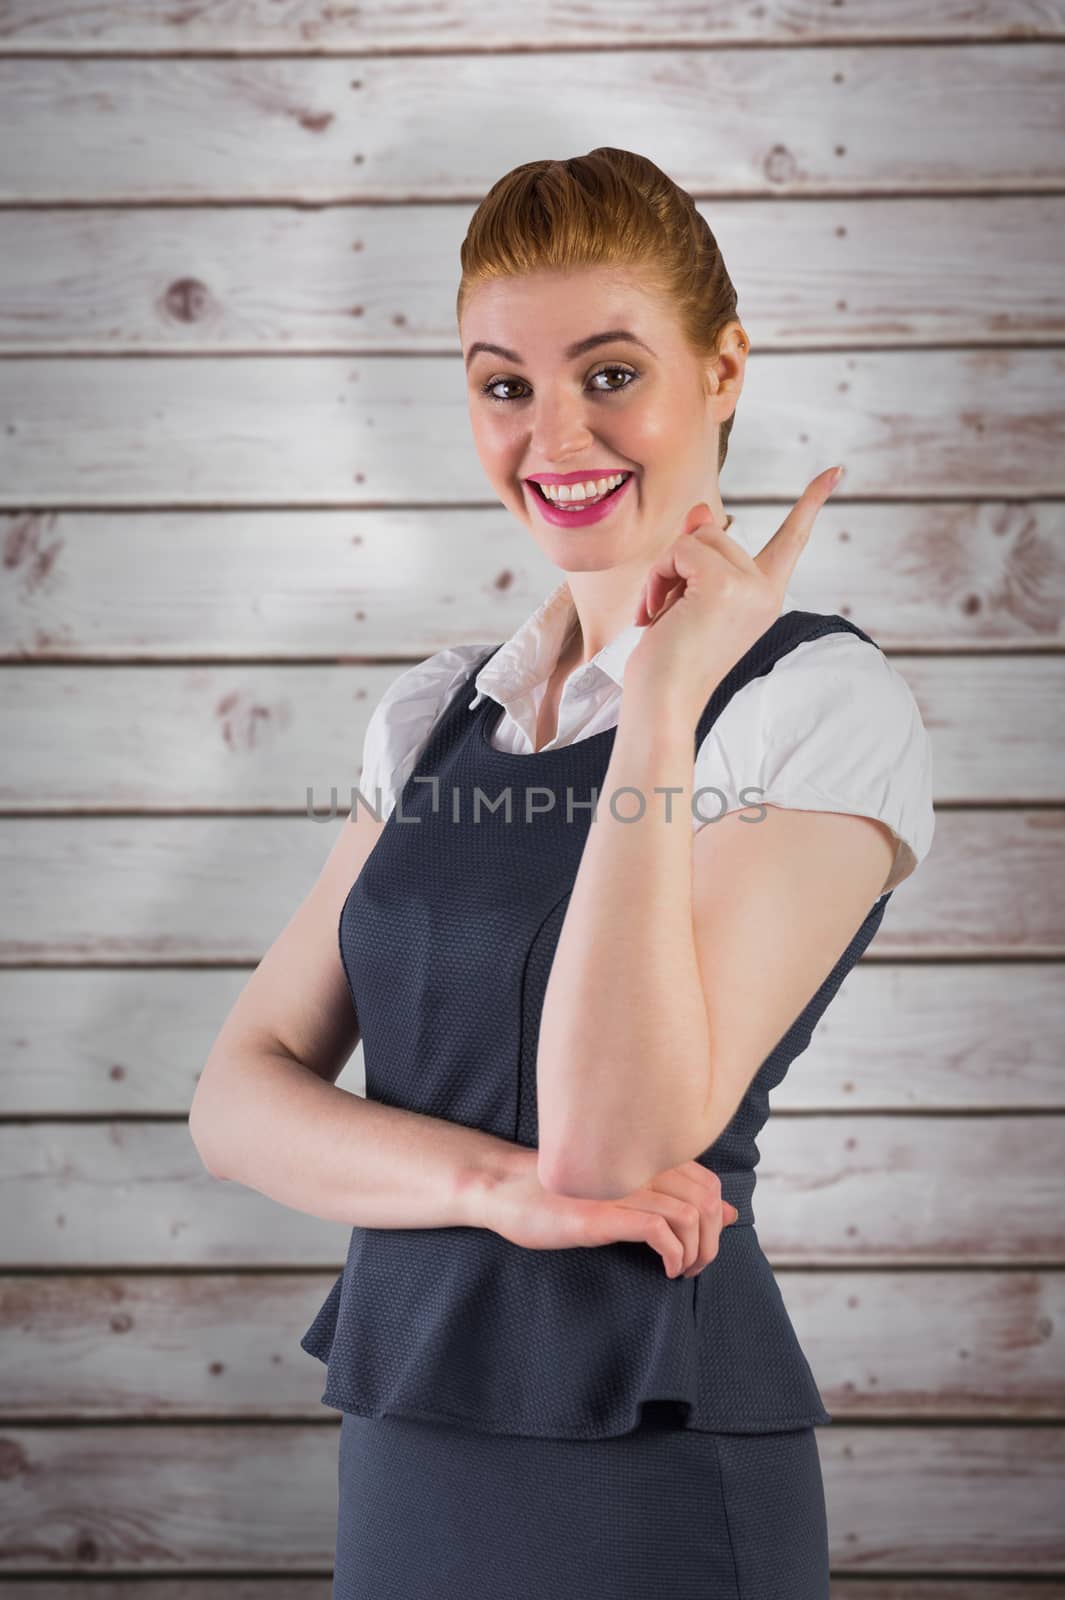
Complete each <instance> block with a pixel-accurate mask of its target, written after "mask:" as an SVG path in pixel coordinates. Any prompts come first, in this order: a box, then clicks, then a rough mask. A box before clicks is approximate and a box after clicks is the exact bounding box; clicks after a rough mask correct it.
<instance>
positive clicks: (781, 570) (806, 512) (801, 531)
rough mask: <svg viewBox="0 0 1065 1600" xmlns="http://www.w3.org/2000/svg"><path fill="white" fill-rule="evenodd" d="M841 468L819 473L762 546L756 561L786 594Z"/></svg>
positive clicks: (839, 475)
mask: <svg viewBox="0 0 1065 1600" xmlns="http://www.w3.org/2000/svg"><path fill="white" fill-rule="evenodd" d="M843 472H844V469H843V468H842V467H829V468H828V469H827V471H825V472H819V473H818V475H817V477H816V478H814V479H813V480H812V481H811V482H810V483H809V484H807V486H806V488H805V489H804V490H803V492H802V494H801V495H800V496H799V498H798V500H796V502H795V504H794V505H793V506H792V508H791V510H790V511H789V512H788V514H787V516H786V517H785V518H784V521H783V522H782V523H781V524H780V527H779V528H778V529H777V531H776V533H774V535H773V537H772V538H771V539H770V540H768V542H767V543H766V544H765V545H763V547H762V549H761V550H759V552H758V554H757V555H756V556H755V558H754V559H755V561H756V562H757V564H758V566H759V567H760V568H761V569H762V571H763V572H764V573H765V575H766V577H767V578H769V579H771V580H772V582H773V583H774V584H775V585H776V586H777V588H778V589H779V590H780V591H781V592H782V593H783V591H784V590H785V589H786V588H787V586H788V583H789V581H790V579H791V575H792V573H793V572H794V571H795V567H796V565H797V563H798V560H799V557H800V556H801V555H802V553H803V551H804V550H805V548H806V543H807V540H808V539H809V537H810V529H811V528H812V527H813V525H814V520H815V518H816V517H817V513H818V512H819V511H820V509H821V507H822V506H823V505H824V503H825V501H826V500H827V499H828V497H829V495H830V494H831V493H832V491H833V489H834V488H835V487H836V485H837V484H838V483H839V481H840V479H841V478H842V476H843Z"/></svg>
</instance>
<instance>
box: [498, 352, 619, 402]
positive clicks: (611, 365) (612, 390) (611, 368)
mask: <svg viewBox="0 0 1065 1600" xmlns="http://www.w3.org/2000/svg"><path fill="white" fill-rule="evenodd" d="M608 372H614V373H620V375H621V376H622V377H623V378H626V379H627V380H628V381H627V382H626V383H620V384H617V385H616V386H613V385H612V386H609V387H607V388H605V389H597V390H596V393H597V394H619V393H620V392H621V390H622V389H631V387H632V385H633V383H634V382H635V381H636V379H637V378H638V377H639V376H640V374H639V373H638V372H635V371H634V370H633V369H632V368H631V367H622V366H618V365H617V364H616V363H615V362H608V363H607V364H606V365H605V366H602V367H597V368H596V369H595V371H594V372H592V373H589V377H590V378H601V377H603V376H605V374H606V373H608ZM505 383H517V384H520V385H521V386H522V387H523V388H528V384H526V383H525V381H524V379H522V378H490V379H489V381H488V382H487V383H486V384H485V385H484V386H483V388H482V389H481V393H482V394H484V395H487V396H488V398H489V400H494V401H495V402H496V403H497V404H498V405H506V404H507V403H508V401H510V400H512V399H515V398H517V399H519V400H520V399H522V398H523V396H521V395H517V396H513V395H504V394H493V393H492V391H493V390H494V389H499V388H501V387H502V385H503V384H505Z"/></svg>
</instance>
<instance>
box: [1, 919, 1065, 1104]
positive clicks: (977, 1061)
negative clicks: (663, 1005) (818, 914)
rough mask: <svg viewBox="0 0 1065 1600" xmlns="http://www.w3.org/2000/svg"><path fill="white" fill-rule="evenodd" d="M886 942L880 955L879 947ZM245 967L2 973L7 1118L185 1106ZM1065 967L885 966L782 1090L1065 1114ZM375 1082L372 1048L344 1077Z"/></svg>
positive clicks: (871, 969)
mask: <svg viewBox="0 0 1065 1600" xmlns="http://www.w3.org/2000/svg"><path fill="white" fill-rule="evenodd" d="M875 948H876V947H875V945H874V947H873V949H874V950H875ZM248 977H249V970H248V969H247V968H244V967H233V968H227V967H216V968H211V967H204V968H197V967H190V968H184V969H183V968H180V967H177V968H174V969H167V968H151V967H148V968H146V967H111V968H108V967H95V968H94V967H86V968H79V967H69V968H63V967H58V968H57V967H39V968H29V969H19V968H10V969H7V970H2V969H0V1061H2V1062H3V1109H4V1112H5V1113H6V1114H8V1115H10V1116H20V1117H33V1116H48V1117H59V1116H68V1117H74V1116H85V1115H90V1116H137V1115H144V1116H167V1115H170V1116H178V1115H184V1114H185V1112H186V1111H187V1109H188V1107H189V1105H190V1104H191V1102H192V1097H193V1094H194V1093H195V1088H196V1081H197V1079H198V1077H199V1074H200V1071H201V1068H202V1066H203V1063H204V1062H205V1061H206V1059H207V1055H208V1052H209V1050H210V1048H211V1045H212V1044H213V1043H214V1039H215V1037H216V1035H217V1033H218V1029H219V1028H220V1027H221V1024H222V1021H223V1019H224V1018H225V1016H226V1015H227V1013H228V1012H229V1010H230V1008H231V1007H232V1006H233V1004H234V1002H235V1001H236V999H237V996H238V995H239V993H240V991H241V989H242V988H243V987H244V984H245V983H246V982H247V980H248ZM1063 1016H1065V963H1061V962H1024V961H1011V962H1008V963H1005V962H983V961H974V962H971V963H970V962H961V963H957V964H951V963H939V962H935V961H930V962H927V963H905V962H903V963H896V962H892V961H879V960H877V961H874V960H873V951H870V953H869V955H868V957H867V958H866V959H865V960H863V961H861V962H860V963H859V965H858V966H857V967H856V968H855V969H854V971H853V972H851V973H850V974H849V975H848V977H847V978H846V980H845V982H844V983H843V985H842V987H841V989H840V990H839V993H838V994H837V995H836V998H835V999H834V1000H833V1002H832V1005H831V1007H830V1009H829V1010H828V1012H827V1013H826V1014H825V1016H824V1017H823V1018H822V1020H821V1022H820V1023H819V1024H818V1027H817V1029H816V1031H815V1033H814V1038H813V1042H812V1044H811V1045H810V1046H809V1048H808V1049H807V1050H805V1051H804V1052H803V1054H802V1056H801V1057H800V1058H799V1059H798V1061H797V1062H796V1063H795V1065H794V1067H793V1068H792V1070H791V1071H790V1072H789V1073H788V1075H787V1077H786V1078H785V1079H784V1082H783V1084H781V1086H780V1087H779V1088H778V1089H776V1090H774V1092H773V1110H774V1115H776V1116H786V1115H788V1113H789V1112H792V1111H860V1112H867V1111H912V1112H921V1113H924V1114H926V1115H927V1114H930V1113H935V1112H940V1111H948V1112H949V1111H1022V1110H1028V1111H1035V1110H1042V1111H1058V1112H1060V1111H1065V1073H1063V1072H1062V1070H1061V1018H1062V1017H1063ZM337 1083H338V1085H339V1087H340V1088H342V1089H348V1090H351V1091H352V1092H353V1093H356V1094H361V1093H363V1091H364V1089H365V1076H364V1064H363V1052H362V1046H361V1044H360V1045H359V1046H358V1048H357V1049H356V1050H355V1052H354V1054H353V1055H352V1057H351V1059H350V1061H349V1062H348V1064H347V1066H346V1067H345V1068H344V1070H343V1072H342V1073H341V1075H340V1077H339V1078H338V1079H337Z"/></svg>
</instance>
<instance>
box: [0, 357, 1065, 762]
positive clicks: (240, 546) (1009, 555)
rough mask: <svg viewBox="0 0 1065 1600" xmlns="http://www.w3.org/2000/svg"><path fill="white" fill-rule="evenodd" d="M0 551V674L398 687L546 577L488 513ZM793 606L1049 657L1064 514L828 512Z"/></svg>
mask: <svg viewBox="0 0 1065 1600" xmlns="http://www.w3.org/2000/svg"><path fill="white" fill-rule="evenodd" d="M2 379H3V366H2V364H0V382H2ZM165 455H166V452H165V451H164V452H163V454H162V457H159V458H157V460H158V461H159V465H158V468H157V471H156V477H157V478H158V477H160V476H162V475H164V474H165V473H166V470H167V469H166V467H165V465H163V461H164V460H165ZM730 474H731V468H730ZM157 487H159V488H160V489H161V485H157ZM472 487H473V486H472V485H471V489H472ZM795 487H796V489H798V490H800V492H801V476H800V479H796V480H795ZM393 489H394V492H397V493H402V489H401V488H400V486H399V484H398V483H397V484H395V485H394V486H393ZM725 501H726V508H727V509H729V510H731V512H732V514H733V515H734V516H735V517H736V518H737V528H739V526H740V525H741V524H742V527H743V529H744V537H745V539H746V541H747V542H748V544H749V547H750V548H751V549H752V550H758V549H760V548H761V546H762V545H763V544H764V543H765V542H766V540H767V539H769V538H770V537H771V535H772V533H773V532H774V531H775V529H776V528H777V527H778V526H779V523H780V522H781V521H782V520H783V518H784V516H785V515H786V513H787V510H788V508H789V507H788V505H769V504H766V503H765V502H762V501H758V502H755V503H753V504H749V503H748V504H743V503H739V501H740V497H738V496H734V495H733V493H732V492H731V489H729V490H728V491H727V492H726V496H725ZM789 504H790V502H789ZM0 542H2V544H3V549H4V564H5V568H6V573H7V582H6V583H5V584H3V585H0V639H2V640H3V641H4V642H3V643H0V660H3V659H7V660H10V661H53V662H61V661H86V660H93V661H152V660H168V661H189V660H192V661H195V660H197V659H202V658H204V657H207V658H210V659H211V660H214V661H219V662H225V661H244V660H245V659H246V658H247V657H249V656H251V657H257V658H259V659H260V660H262V659H266V658H269V659H270V660H272V661H273V662H275V663H276V662H281V661H284V660H293V661H296V660H298V661H304V662H311V661H317V662H326V663H331V662H333V661H336V660H337V659H340V660H344V661H360V662H367V663H369V662H378V661H380V660H381V658H389V659H390V660H391V661H392V662H393V663H394V665H393V666H392V667H391V668H390V669H389V672H390V675H391V676H395V675H398V673H399V672H400V671H401V670H402V669H403V667H405V666H408V665H410V664H411V663H412V662H414V661H420V660H424V659H425V658H426V657H427V656H429V655H431V654H432V653H433V652H434V651H436V650H440V649H443V648H444V647H445V646H447V645H452V644H458V643H460V642H461V643H474V644H476V643H481V642H484V643H486V644H494V643H497V642H498V641H499V640H501V639H505V638H507V637H508V636H509V635H510V633H512V632H513V630H514V629H515V628H516V627H517V626H518V623H519V622H521V621H522V620H523V619H524V618H525V617H526V616H528V614H529V613H530V612H531V611H532V610H533V608H534V607H535V606H536V605H538V604H539V603H540V601H541V600H542V599H543V598H544V596H545V595H546V594H548V593H549V592H550V591H551V590H552V589H553V588H554V587H555V586H556V584H557V583H558V582H560V581H561V576H562V574H561V573H560V571H559V569H558V568H557V567H555V566H554V565H553V564H552V563H551V562H549V561H548V560H547V558H546V556H545V555H544V554H543V553H542V552H541V550H540V548H539V546H538V545H537V544H536V543H535V540H534V539H533V537H532V535H531V534H530V533H529V532H528V531H527V529H525V528H524V527H522V526H520V525H519V524H518V523H517V522H516V520H515V519H514V518H513V517H512V516H511V515H510V514H509V513H508V512H505V511H504V510H503V509H502V508H501V507H500V506H498V505H497V506H496V507H495V508H494V509H492V508H490V507H481V508H478V509H467V510H458V509H449V508H444V507H427V508H424V509H418V510H398V509H377V510H352V511H320V510H317V511H316V510H313V509H310V508H308V509H305V510H292V511H275V510H261V511H239V510H233V511H221V512H206V511H205V512H197V511H191V510H190V511H164V510H152V511H109V512H102V511H101V512H77V511H55V510H52V511H39V512H25V513H14V514H12V515H10V516H7V517H5V516H3V515H2V514H0ZM789 591H790V592H792V593H793V594H794V596H795V599H796V602H797V603H798V604H800V605H803V606H805V607H806V608H807V609H809V610H814V611H817V610H822V611H829V612H839V613H840V614H841V615H842V616H845V617H851V618H853V620H855V621H857V622H860V623H861V625H862V627H864V628H865V630H866V631H867V632H868V633H870V634H871V635H872V636H873V638H874V639H876V640H877V641H878V643H880V644H881V645H882V646H883V648H884V649H885V650H887V651H889V652H891V651H902V650H907V649H917V650H922V651H946V650H953V649H958V648H964V649H966V650H975V649H979V650H982V651H989V652H995V653H1002V654H1004V653H1006V652H1008V651H1012V650H1018V649H1023V650H1026V651H1029V652H1055V653H1056V652H1059V651H1060V650H1061V649H1062V646H1063V644H1065V513H1063V511H1062V506H1061V504H1060V503H1058V502H1044V503H1040V502H1038V501H1032V502H1022V501H1008V500H994V501H989V502H988V503H986V504H979V503H976V502H973V501H955V502H950V501H947V502H942V503H938V502H935V501H929V502H925V503H923V504H920V503H918V504H907V503H905V502H900V503H898V504H882V505H870V504H848V503H847V502H846V500H843V501H840V502H839V503H838V504H837V503H836V496H833V497H832V499H830V500H829V501H828V502H827V504H826V505H825V506H824V508H823V509H822V511H821V512H820V513H819V515H818V519H817V523H816V526H815V529H814V533H813V535H812V537H811V540H810V542H809V544H808V545H807V547H806V549H805V550H804V552H803V555H802V560H801V562H800V564H799V566H798V567H797V568H796V571H795V575H794V577H793V579H792V582H791V584H790V585H789ZM911 669H912V670H913V671H914V672H916V671H917V670H918V668H917V666H916V664H915V663H906V666H905V670H906V672H907V675H908V676H909V675H910V673H911ZM926 670H930V669H926ZM949 670H950V671H951V672H953V673H954V675H955V680H957V681H956V689H955V692H956V694H963V693H964V692H965V691H964V680H965V677H966V674H967V672H969V671H970V670H971V671H973V672H974V673H978V672H980V671H981V670H982V669H981V668H980V666H979V665H978V664H977V663H975V662H973V663H969V662H963V663H959V664H958V665H957V666H955V667H952V668H950V669H949ZM320 678H321V675H320V674H315V679H316V682H318V681H320ZM42 681H43V682H44V683H45V684H46V685H47V683H48V682H49V681H52V682H58V681H59V680H49V679H47V678H46V679H44V680H42ZM103 681H104V680H102V679H101V680H100V682H101V683H102V682H103ZM179 681H183V682H187V683H195V682H199V681H201V680H200V679H198V678H196V677H195V676H192V675H190V676H189V677H187V678H184V679H182V680H179ZM204 681H206V680H204ZM378 681H379V679H378V677H377V675H375V673H373V672H368V673H366V674H365V675H360V677H359V678H358V680H357V683H356V687H355V691H354V692H355V702H354V705H353V711H357V710H358V708H359V705H360V700H359V691H360V689H361V688H362V687H365V689H366V693H367V698H369V697H370V696H371V695H372V694H373V692H374V691H375V689H376V686H377V682H378ZM380 681H382V683H383V681H384V678H383V674H382V675H381V679H380ZM983 681H984V680H981V682H983ZM1003 681H1004V682H1008V681H1011V680H1003ZM369 709H370V706H369V704H367V706H366V710H367V711H369ZM935 731H936V734H937V754H938V729H936V730H935ZM977 743H978V744H983V743H984V740H983V739H982V738H981V739H980V740H978V741H977ZM961 759H964V760H965V761H966V762H967V763H969V764H972V763H976V762H979V761H981V760H982V759H984V756H983V754H982V753H981V752H980V751H973V750H970V751H969V752H968V753H967V754H966V755H965V756H964V757H962V756H961V755H960V754H957V753H956V754H955V757H954V760H955V761H958V760H961ZM937 774H938V768H937Z"/></svg>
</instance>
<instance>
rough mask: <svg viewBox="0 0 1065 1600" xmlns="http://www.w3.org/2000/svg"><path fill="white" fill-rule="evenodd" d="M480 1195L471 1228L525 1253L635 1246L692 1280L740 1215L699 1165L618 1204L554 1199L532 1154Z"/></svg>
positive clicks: (674, 1170)
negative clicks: (494, 1235)
mask: <svg viewBox="0 0 1065 1600" xmlns="http://www.w3.org/2000/svg"><path fill="white" fill-rule="evenodd" d="M529 1156H530V1158H531V1159H530V1160H529V1161H528V1162H522V1161H519V1162H517V1163H516V1164H515V1166H514V1169H513V1170H512V1171H511V1172H510V1173H509V1174H508V1175H507V1176H506V1177H504V1178H502V1179H500V1180H499V1181H498V1182H496V1183H494V1184H493V1185H492V1186H491V1188H490V1189H487V1190H485V1191H484V1192H483V1195H482V1200H481V1204H480V1207H479V1212H478V1216H477V1222H478V1224H479V1225H480V1226H481V1227H485V1228H489V1229H491V1231H492V1232H493V1233H498V1234H499V1235H500V1237H501V1238H503V1239H509V1240H510V1241H511V1243H512V1244H519V1245H521V1246H522V1247H523V1248H524V1249H526V1250H569V1249H573V1248H574V1247H580V1246H589V1247H590V1246H598V1245H604V1244H614V1243H617V1242H619V1241H621V1240H635V1241H636V1242H638V1243H643V1244H649V1245H650V1246H651V1248H652V1250H657V1251H658V1254H659V1255H660V1256H661V1257H662V1260H663V1262H664V1264H665V1269H666V1276H667V1277H668V1278H677V1277H680V1276H681V1275H682V1274H683V1276H684V1277H686V1278H693V1277H694V1276H695V1274H696V1273H697V1272H701V1271H702V1270H703V1268H704V1267H705V1266H708V1265H709V1263H710V1262H711V1261H713V1259H714V1257H715V1256H716V1255H717V1251H718V1241H719V1238H720V1234H721V1230H722V1228H723V1227H728V1226H729V1225H730V1224H731V1223H733V1222H735V1220H736V1218H737V1216H738V1215H739V1212H738V1211H737V1210H736V1208H735V1206H732V1205H730V1204H729V1203H728V1201H727V1200H722V1198H721V1181H720V1179H719V1178H718V1176H717V1174H716V1173H713V1172H710V1171H708V1170H707V1168H706V1167H704V1166H702V1165H701V1164H700V1163H699V1162H698V1161H685V1162H683V1163H682V1164H681V1165H680V1166H679V1167H669V1168H667V1169H666V1170H665V1171H664V1172H660V1173H659V1174H658V1175H657V1176H656V1177H655V1178H654V1179H653V1180H652V1182H651V1183H650V1184H648V1185H646V1187H644V1188H642V1189H634V1190H633V1192H632V1194H629V1195H625V1196H624V1197H623V1198H622V1199H619V1200H581V1199H576V1198H574V1197H573V1196H571V1195H562V1194H554V1193H552V1191H551V1190H550V1189H545V1188H544V1187H543V1185H542V1184H541V1183H540V1180H539V1178H538V1177H537V1170H536V1169H537V1152H536V1150H535V1149H533V1150H530V1151H529Z"/></svg>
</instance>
